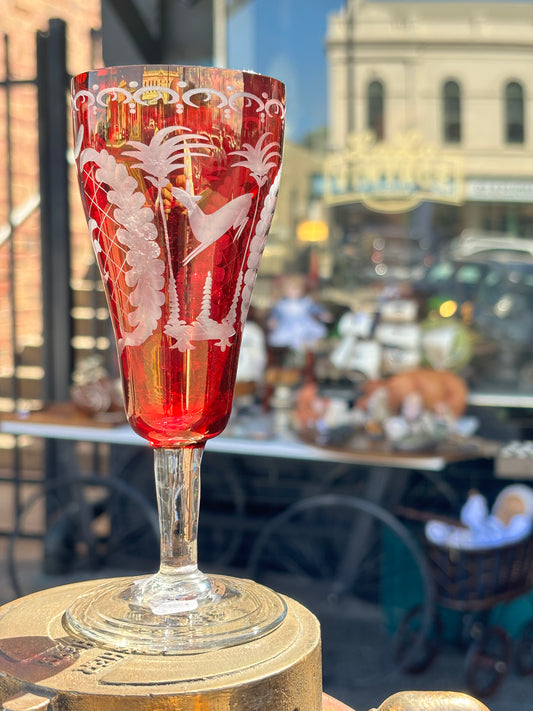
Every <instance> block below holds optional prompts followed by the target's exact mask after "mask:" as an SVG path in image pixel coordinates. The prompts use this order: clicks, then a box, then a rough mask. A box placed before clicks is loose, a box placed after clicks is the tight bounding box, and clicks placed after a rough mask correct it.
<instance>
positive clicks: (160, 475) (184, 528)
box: [154, 445, 204, 576]
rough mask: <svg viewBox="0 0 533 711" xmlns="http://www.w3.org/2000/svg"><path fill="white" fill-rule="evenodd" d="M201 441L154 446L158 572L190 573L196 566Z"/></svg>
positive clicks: (169, 573)
mask: <svg viewBox="0 0 533 711" xmlns="http://www.w3.org/2000/svg"><path fill="white" fill-rule="evenodd" d="M203 451H204V448H203V445H201V446H198V447H179V448H176V449H155V450H154V468H155V486H156V495H157V508H158V511H159V527H160V531H161V565H160V569H159V572H160V574H162V575H178V576H182V575H183V574H186V575H188V574H190V573H192V572H194V571H196V570H197V569H198V546H197V538H198V514H199V511H200V463H201V460H202V455H203Z"/></svg>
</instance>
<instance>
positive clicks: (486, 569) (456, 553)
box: [426, 535, 533, 612]
mask: <svg viewBox="0 0 533 711" xmlns="http://www.w3.org/2000/svg"><path fill="white" fill-rule="evenodd" d="M426 549H427V554H428V558H429V564H430V568H431V571H432V575H433V578H434V581H435V588H436V596H437V601H438V602H439V603H440V604H441V605H443V606H444V607H448V608H450V609H453V610H461V611H472V612H477V611H480V610H486V609H490V608H491V607H494V606H495V605H497V604H498V603H500V602H504V601H506V600H511V599H513V598H515V597H519V596H520V595H523V594H524V593H526V592H528V591H529V590H530V589H531V587H532V586H533V535H531V536H529V537H528V538H526V539H524V540H522V541H519V542H518V543H512V544H508V545H505V546H501V547H497V548H486V549H478V550H461V549H458V548H449V547H446V546H439V545H436V544H434V543H430V542H429V541H426Z"/></svg>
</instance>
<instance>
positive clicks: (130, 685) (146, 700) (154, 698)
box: [0, 581, 322, 711]
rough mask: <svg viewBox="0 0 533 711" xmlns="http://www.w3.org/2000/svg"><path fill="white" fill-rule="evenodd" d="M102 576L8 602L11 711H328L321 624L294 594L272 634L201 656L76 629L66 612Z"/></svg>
mask: <svg viewBox="0 0 533 711" xmlns="http://www.w3.org/2000/svg"><path fill="white" fill-rule="evenodd" d="M94 584H95V583H94V581H91V582H88V583H87V582H84V583H75V584H74V585H67V586H64V587H59V588H53V589H51V590H45V591H42V592H39V593H35V594H33V595H28V596H27V597H24V598H21V599H19V600H16V601H15V602H12V603H9V604H7V605H4V606H3V607H1V608H0V701H1V703H2V709H4V710H5V711H30V710H31V711H34V710H35V711H36V710H39V711H41V710H42V711H44V710H45V709H46V710H48V711H97V710H98V711H100V710H102V711H170V710H172V711H255V710H256V709H257V711H321V709H322V693H321V692H322V688H321V686H322V684H321V659H320V630H319V625H318V622H317V620H316V618H315V617H314V616H313V615H312V614H311V613H310V612H309V611H308V610H307V609H305V608H304V607H302V606H301V605H300V604H298V603H296V602H294V601H293V600H290V599H289V600H287V604H288V613H287V617H286V619H285V620H284V621H283V622H282V624H281V625H280V626H279V627H278V628H277V629H276V630H274V631H273V632H271V633H270V634H269V635H267V636H265V637H262V638H260V639H258V640H254V641H252V642H249V643H246V644H241V645H239V646H236V647H229V648H227V649H221V650H215V651H208V652H202V653H200V654H185V655H183V654H180V655H173V656H165V655H153V656H152V655H138V654H126V653H124V652H114V651H110V650H106V649H103V648H101V647H97V646H96V645H94V644H92V643H88V642H87V643H85V642H83V641H81V640H79V639H77V638H75V637H73V636H71V635H69V634H68V633H67V632H66V631H65V629H64V627H63V624H62V616H63V612H64V610H65V609H66V608H67V606H68V605H69V604H70V603H71V602H72V600H73V599H74V598H75V597H77V596H78V595H80V594H82V593H83V592H86V591H87V590H88V589H89V588H91V587H93V586H94Z"/></svg>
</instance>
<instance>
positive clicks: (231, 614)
mask: <svg viewBox="0 0 533 711" xmlns="http://www.w3.org/2000/svg"><path fill="white" fill-rule="evenodd" d="M200 575H201V576H202V585H203V588H204V589H203V592H200V593H199V590H198V581H197V580H189V581H188V580H187V579H184V580H183V581H182V582H183V584H181V583H180V584H179V585H178V586H176V584H175V580H174V581H173V585H172V590H170V589H168V588H167V589H165V587H166V586H165V585H162V586H161V580H160V579H159V577H160V576H159V575H156V576H145V577H140V578H114V579H112V580H109V581H106V582H104V583H102V584H101V585H99V586H97V587H95V588H93V589H91V590H90V591H89V592H88V593H86V594H85V595H82V596H80V597H79V598H77V599H76V600H75V601H74V602H73V603H72V605H71V606H70V607H69V608H68V609H67V611H66V612H65V615H64V618H63V624H64V627H65V628H66V630H67V631H68V632H70V633H72V634H74V635H76V636H78V637H82V638H84V639H88V640H90V641H92V642H95V643H96V644H98V645H100V646H104V647H108V648H112V649H117V650H125V651H128V652H137V653H143V654H161V653H166V654H191V653H194V652H201V651H206V650H208V649H220V648H223V647H230V646H234V645H236V644H242V643H244V642H249V641H251V640H253V639H257V638H259V637H262V636H264V635H265V634H268V633H269V632H271V631H272V630H274V629H275V628H276V627H278V625H279V624H280V623H281V622H282V621H283V619H284V617H285V615H286V610H287V608H286V604H285V601H284V600H283V598H282V597H281V596H280V595H278V594H277V593H275V592H273V591H272V590H269V589H268V588H265V587H263V586H262V585H259V584H257V583H254V582H252V581H251V580H242V579H238V578H231V577H226V576H214V577H211V576H204V575H203V574H200ZM193 577H194V576H193ZM156 579H157V583H155V582H154V580H156ZM154 586H155V587H157V590H154ZM188 588H189V589H190V594H187V592H188ZM158 593H160V594H158Z"/></svg>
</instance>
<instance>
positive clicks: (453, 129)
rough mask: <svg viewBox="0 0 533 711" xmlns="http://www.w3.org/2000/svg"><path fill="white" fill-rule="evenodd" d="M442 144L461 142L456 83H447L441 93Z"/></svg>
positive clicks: (459, 97)
mask: <svg viewBox="0 0 533 711" xmlns="http://www.w3.org/2000/svg"><path fill="white" fill-rule="evenodd" d="M442 104H443V117H444V142H445V143H460V141H461V88H460V86H459V84H458V83H457V82H456V81H447V82H446V83H445V84H444V87H443V91H442Z"/></svg>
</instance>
